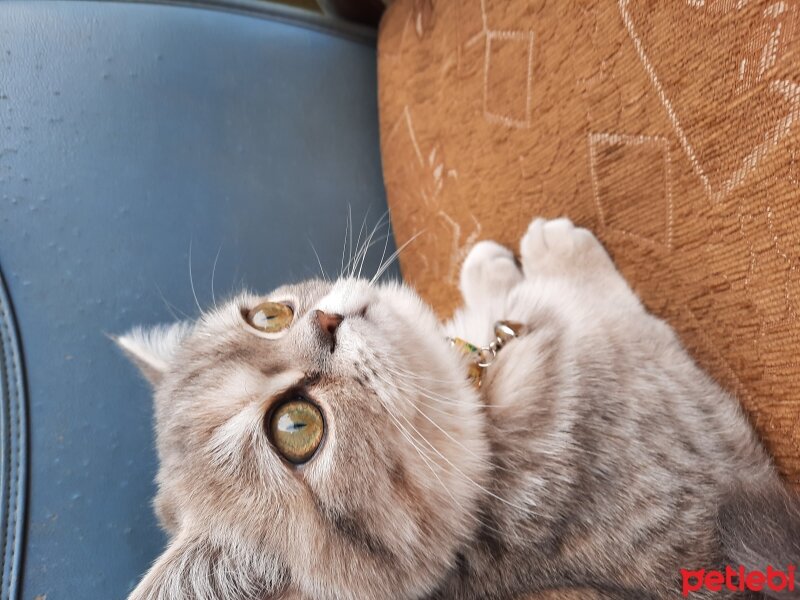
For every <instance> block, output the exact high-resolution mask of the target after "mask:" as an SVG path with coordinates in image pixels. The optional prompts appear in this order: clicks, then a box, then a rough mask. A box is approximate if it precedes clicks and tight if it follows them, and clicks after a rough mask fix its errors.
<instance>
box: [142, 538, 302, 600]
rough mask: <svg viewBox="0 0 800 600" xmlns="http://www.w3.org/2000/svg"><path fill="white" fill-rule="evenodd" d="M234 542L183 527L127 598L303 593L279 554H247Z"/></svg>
mask: <svg viewBox="0 0 800 600" xmlns="http://www.w3.org/2000/svg"><path fill="white" fill-rule="evenodd" d="M234 547H235V546H234V545H231V546H227V547H226V546H223V545H222V544H216V543H212V542H211V541H209V540H207V539H204V538H203V537H194V536H191V535H186V534H185V533H181V534H179V535H178V537H176V538H175V540H174V541H173V542H172V543H171V544H170V545H169V547H168V548H167V550H166V551H165V552H164V554H162V555H161V556H160V557H159V558H158V560H156V562H155V564H154V565H153V566H152V567H151V568H150V570H149V571H148V572H147V574H146V575H145V577H144V579H142V581H141V582H140V583H139V585H137V586H136V589H134V590H133V592H131V595H130V596H128V600H156V599H157V600H186V599H187V598H191V599H192V600H229V599H230V598H258V599H259V600H290V599H291V600H295V599H299V596H297V595H296V593H295V592H293V591H290V590H289V589H288V588H289V586H288V584H289V577H288V575H287V572H286V570H285V569H282V568H280V566H279V565H278V563H277V561H276V560H274V559H272V558H270V557H269V556H264V554H266V553H263V552H258V553H257V554H255V555H252V556H247V555H245V554H244V553H243V551H242V549H241V548H239V549H237V550H234Z"/></svg>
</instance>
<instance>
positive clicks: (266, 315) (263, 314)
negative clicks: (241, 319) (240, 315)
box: [245, 302, 294, 333]
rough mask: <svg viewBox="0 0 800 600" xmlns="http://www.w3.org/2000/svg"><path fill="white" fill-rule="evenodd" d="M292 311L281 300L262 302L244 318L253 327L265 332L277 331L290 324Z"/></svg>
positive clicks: (292, 315)
mask: <svg viewBox="0 0 800 600" xmlns="http://www.w3.org/2000/svg"><path fill="white" fill-rule="evenodd" d="M293 317H294V311H292V307H291V306H289V305H288V304H283V303H282V302H262V303H261V304H259V305H258V306H256V307H255V308H253V309H252V310H250V312H248V313H247V316H246V317H245V319H246V320H247V323H248V324H249V325H250V326H251V327H253V328H254V329H258V330H259V331H263V332H265V333H278V332H279V331H283V330H284V329H286V328H287V327H289V325H291V324H292V318H293Z"/></svg>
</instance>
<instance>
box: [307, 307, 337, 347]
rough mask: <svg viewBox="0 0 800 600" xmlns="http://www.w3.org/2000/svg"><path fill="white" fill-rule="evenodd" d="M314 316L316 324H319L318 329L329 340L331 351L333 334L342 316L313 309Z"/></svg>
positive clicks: (333, 340) (333, 339)
mask: <svg viewBox="0 0 800 600" xmlns="http://www.w3.org/2000/svg"><path fill="white" fill-rule="evenodd" d="M314 316H315V317H316V319H317V324H318V325H319V328H320V331H322V333H323V334H324V335H325V336H326V337H327V338H328V340H329V341H330V344H331V351H333V346H334V344H335V338H334V336H335V334H336V330H337V329H338V328H339V325H341V323H342V319H344V317H343V316H342V315H339V314H336V313H333V314H330V313H326V312H324V311H321V310H315V311H314Z"/></svg>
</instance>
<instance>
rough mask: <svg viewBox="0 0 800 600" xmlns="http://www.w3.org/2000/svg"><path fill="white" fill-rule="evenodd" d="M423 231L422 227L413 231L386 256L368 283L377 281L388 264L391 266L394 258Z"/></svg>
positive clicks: (371, 283)
mask: <svg viewBox="0 0 800 600" xmlns="http://www.w3.org/2000/svg"><path fill="white" fill-rule="evenodd" d="M423 233H425V230H424V229H423V230H422V231H419V232H417V233H415V234H414V235H413V236H411V237H410V238H409V239H408V240H406V242H405V243H404V244H403V245H402V246H400V247H399V248H398V249H397V250H395V251H394V252H392V254H391V255H390V256H389V258H387V259H386V261H385V262H384V263H383V264H381V265H380V266H379V267H378V270H377V271H375V275H373V277H372V279H370V281H369V285H373V284H374V283H375V282H376V281H378V279H380V277H381V275H383V274H384V273H385V272H386V269H388V268H389V267H390V266H392V263H393V262H394V261H395V260H397V258H398V257H399V256H400V253H401V252H402V251H403V250H405V249H406V248H407V247H408V245H409V244H410V243H411V242H413V241H414V240H416V239H417V238H418V237H419V236H421V235H422V234H423Z"/></svg>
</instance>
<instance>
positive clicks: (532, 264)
mask: <svg viewBox="0 0 800 600" xmlns="http://www.w3.org/2000/svg"><path fill="white" fill-rule="evenodd" d="M519 250H520V257H521V262H522V268H523V270H524V271H525V275H527V276H529V277H531V276H535V275H537V274H543V273H556V274H559V273H560V274H569V273H571V272H576V271H587V270H597V269H601V270H606V269H608V268H610V269H611V270H613V271H616V269H615V267H614V265H613V263H612V262H611V259H610V258H609V256H608V254H607V253H606V251H605V248H603V245H602V244H601V243H600V241H599V240H598V239H597V238H596V237H595V236H594V235H593V234H592V233H591V232H590V231H588V230H587V229H583V228H582V227H575V225H574V224H573V223H572V221H570V220H569V219H565V218H562V219H553V220H550V221H548V220H546V219H541V218H537V219H534V220H533V222H532V223H531V224H530V226H529V227H528V231H527V233H525V235H524V236H523V238H522V241H521V242H520V248H519Z"/></svg>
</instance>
